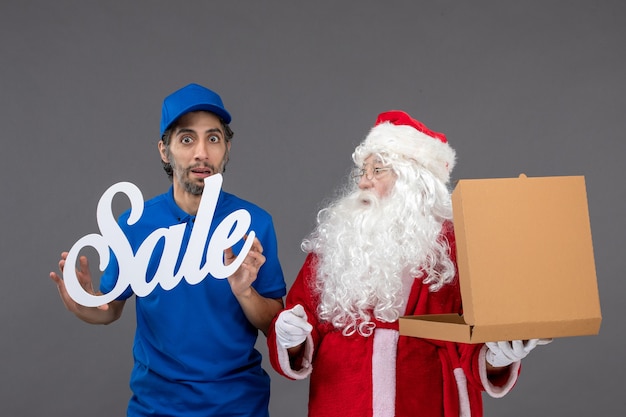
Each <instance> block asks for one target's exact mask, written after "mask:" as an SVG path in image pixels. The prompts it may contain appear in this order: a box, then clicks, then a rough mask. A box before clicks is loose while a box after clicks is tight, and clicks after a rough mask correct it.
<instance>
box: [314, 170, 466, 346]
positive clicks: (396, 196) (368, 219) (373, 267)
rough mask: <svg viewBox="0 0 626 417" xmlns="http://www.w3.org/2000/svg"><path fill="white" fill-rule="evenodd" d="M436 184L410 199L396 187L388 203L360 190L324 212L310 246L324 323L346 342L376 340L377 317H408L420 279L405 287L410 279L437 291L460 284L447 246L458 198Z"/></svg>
mask: <svg viewBox="0 0 626 417" xmlns="http://www.w3.org/2000/svg"><path fill="white" fill-rule="evenodd" d="M424 175H425V174H424ZM420 183H421V181H420ZM432 184H433V183H432V182H427V185H424V186H423V187H422V189H421V190H416V189H415V185H414V184H413V185H412V187H411V190H410V191H409V192H408V193H410V195H407V190H404V189H403V186H402V185H401V184H400V185H399V184H397V183H396V186H395V187H394V190H393V191H392V192H391V194H390V195H389V196H387V197H384V198H382V199H379V198H378V197H377V196H376V195H375V194H373V193H372V192H370V191H360V190H356V191H353V192H352V193H351V194H349V195H347V196H345V197H342V198H340V199H338V200H336V201H335V203H333V204H331V205H330V206H329V207H328V208H326V209H324V210H322V211H320V213H319V215H318V227H317V228H316V230H315V231H314V232H313V234H312V235H311V236H310V238H309V239H306V240H305V241H304V242H303V249H305V250H307V251H310V252H315V253H316V254H317V255H318V257H319V264H318V265H317V281H316V283H317V284H316V287H317V288H316V289H317V291H319V294H320V305H319V309H318V314H319V317H320V319H322V320H325V321H329V322H331V323H332V324H333V325H334V326H335V327H336V328H338V329H342V331H343V333H344V334H346V335H349V334H352V333H354V332H358V333H359V334H362V335H363V336H369V335H371V334H372V332H373V328H374V323H373V322H372V316H373V317H374V318H376V319H377V320H380V321H385V322H394V321H396V320H397V319H398V318H399V317H400V315H401V314H402V313H403V312H404V308H405V305H406V298H405V295H406V294H407V293H408V291H409V290H410V286H411V284H412V283H413V279H411V280H409V281H408V282H406V279H405V284H404V285H403V279H402V278H403V276H404V277H406V276H407V274H410V278H414V277H416V278H420V279H423V280H424V282H425V283H429V284H431V289H432V290H437V289H438V288H440V287H441V286H442V285H443V284H445V283H446V282H449V281H450V280H451V279H452V278H453V277H454V266H453V265H452V262H451V261H450V258H449V253H448V252H449V248H448V245H447V242H442V240H441V239H440V234H441V227H442V224H443V222H444V221H446V220H449V219H450V218H451V210H450V201H449V199H450V195H449V193H448V190H447V189H446V188H445V184H442V183H439V184H437V187H436V188H437V190H436V191H434V190H433V189H432ZM433 194H435V195H436V197H433ZM423 196H428V198H424V197H423ZM407 286H408V288H407Z"/></svg>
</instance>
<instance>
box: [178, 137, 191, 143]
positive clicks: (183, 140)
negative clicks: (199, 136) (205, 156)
mask: <svg viewBox="0 0 626 417" xmlns="http://www.w3.org/2000/svg"><path fill="white" fill-rule="evenodd" d="M180 141H181V142H182V143H191V142H193V138H192V137H191V136H187V135H185V136H183V137H182V138H180Z"/></svg>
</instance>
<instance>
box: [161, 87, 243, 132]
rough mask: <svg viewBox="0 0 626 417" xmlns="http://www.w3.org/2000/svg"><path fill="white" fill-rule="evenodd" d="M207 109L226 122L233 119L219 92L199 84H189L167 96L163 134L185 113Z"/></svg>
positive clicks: (164, 104)
mask: <svg viewBox="0 0 626 417" xmlns="http://www.w3.org/2000/svg"><path fill="white" fill-rule="evenodd" d="M199 110H205V111H209V112H211V113H214V114H216V115H217V116H219V117H220V118H221V119H222V120H223V121H224V123H226V124H229V123H230V121H231V117H230V113H228V111H227V110H226V109H225V108H224V103H222V99H221V98H220V96H219V94H217V93H216V92H214V91H211V90H209V89H208V88H206V87H203V86H201V85H198V84H189V85H187V86H185V87H183V88H181V89H180V90H177V91H175V92H173V93H172V94H170V95H169V96H167V97H165V100H163V109H162V112H161V136H163V133H164V132H165V131H166V130H167V128H168V127H170V125H171V124H172V123H174V121H175V120H176V119H178V118H179V117H180V116H182V115H183V114H186V113H189V112H192V111H199Z"/></svg>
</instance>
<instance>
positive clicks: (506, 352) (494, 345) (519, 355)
mask: <svg viewBox="0 0 626 417" xmlns="http://www.w3.org/2000/svg"><path fill="white" fill-rule="evenodd" d="M550 342H552V339H529V340H513V341H510V342H508V341H505V342H487V343H485V344H486V345H487V347H488V348H489V349H487V354H486V355H485V359H486V360H487V362H488V363H489V364H490V365H492V366H494V367H496V368H499V367H502V366H508V365H510V364H512V363H513V362H519V361H521V360H522V359H524V358H525V357H526V356H527V355H528V354H529V353H530V351H531V350H533V349H534V348H535V347H536V346H538V345H547V344H548V343H550Z"/></svg>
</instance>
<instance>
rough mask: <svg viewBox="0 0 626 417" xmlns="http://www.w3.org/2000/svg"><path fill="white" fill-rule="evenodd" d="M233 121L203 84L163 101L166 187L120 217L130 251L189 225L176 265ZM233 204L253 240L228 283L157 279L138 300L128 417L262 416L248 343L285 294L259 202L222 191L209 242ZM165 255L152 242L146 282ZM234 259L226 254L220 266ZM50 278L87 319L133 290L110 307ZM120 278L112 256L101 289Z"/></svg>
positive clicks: (84, 277)
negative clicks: (138, 212)
mask: <svg viewBox="0 0 626 417" xmlns="http://www.w3.org/2000/svg"><path fill="white" fill-rule="evenodd" d="M230 121H231V116H230V113H229V112H228V111H227V110H226V109H225V108H224V105H223V103H222V100H221V98H220V96H219V95H218V94H216V93H215V92H213V91H211V90H209V89H207V88H205V87H202V86H200V85H197V84H190V85H188V86H186V87H184V88H182V89H180V90H178V91H176V92H174V93H172V94H171V95H169V96H168V97H166V98H165V100H164V102H163V112H162V119H161V140H160V141H159V143H158V149H159V154H160V157H161V160H162V163H163V167H164V169H165V171H166V172H167V174H168V176H169V177H170V180H172V186H171V187H170V189H169V191H168V192H166V193H165V194H162V195H160V196H157V197H155V198H153V199H151V200H149V201H147V202H146V203H145V206H144V211H143V214H142V216H141V219H140V220H139V221H138V222H137V223H135V224H133V225H132V226H128V225H127V222H126V221H127V219H128V216H129V213H128V212H126V213H125V214H123V215H122V216H121V217H120V219H119V225H120V227H121V228H122V229H123V230H124V233H125V235H126V237H127V238H128V241H129V243H130V244H131V246H132V247H133V250H134V251H136V250H137V248H138V247H139V246H140V245H141V243H142V242H143V241H144V240H145V239H146V237H147V236H149V235H150V234H151V233H152V232H154V231H155V230H157V229H159V228H169V227H171V226H174V225H185V232H184V237H183V240H182V244H181V248H180V252H179V257H178V260H177V262H176V265H177V267H178V266H179V265H180V262H181V259H182V257H183V254H184V253H185V250H186V247H187V244H188V242H189V237H190V234H191V231H192V229H193V226H194V221H195V219H196V214H197V213H198V208H199V204H200V200H201V197H202V192H203V189H204V179H205V178H206V177H208V176H211V175H214V174H217V173H223V172H224V168H225V166H226V164H227V162H228V156H229V152H230V148H231V139H232V136H233V132H232V130H231V129H230V127H229V123H230ZM239 209H244V210H246V211H247V212H249V213H250V215H251V222H252V223H251V226H250V229H251V230H254V232H255V233H256V238H255V241H254V245H253V246H252V249H251V250H250V252H249V253H248V255H247V256H246V259H245V261H244V263H243V264H242V265H241V267H240V268H239V269H238V270H237V272H235V273H234V274H233V275H232V276H230V277H228V279H214V278H213V277H211V276H210V275H209V276H207V277H205V278H204V279H203V280H201V281H200V282H199V283H197V284H194V285H191V284H189V283H188V282H187V281H185V280H181V281H180V282H179V283H178V285H176V286H175V287H174V288H172V289H168V290H165V289H163V288H162V287H161V286H159V285H157V286H156V288H155V289H154V290H153V291H152V292H151V293H150V294H148V295H147V296H142V297H139V296H138V297H136V299H135V303H136V314H137V329H136V334H135V342H134V348H133V356H134V359H135V365H134V368H133V371H132V375H131V379H130V386H131V389H132V391H133V396H132V398H131V400H130V402H129V405H128V415H129V416H147V415H158V416H166V415H167V416H186V417H189V416H203V417H204V416H227V415H228V416H231V415H238V416H255V417H256V416H267V415H268V403H269V389H270V381H269V376H268V375H267V374H266V373H265V371H264V370H263V369H262V368H261V355H260V353H259V352H258V351H256V350H255V348H254V345H255V342H256V339H257V335H258V330H261V331H262V332H263V333H265V334H266V333H267V331H268V328H269V325H270V323H271V320H272V318H273V317H274V316H275V315H276V314H277V313H278V312H279V311H280V310H281V308H282V306H283V302H282V297H283V296H284V295H285V293H286V288H285V282H284V278H283V273H282V269H281V266H280V263H279V260H278V254H277V252H278V250H277V241H276V235H275V231H274V226H273V222H272V218H271V217H270V215H269V214H268V213H267V212H265V211H264V210H262V209H261V208H259V207H257V206H256V205H253V204H251V203H249V202H247V201H244V200H242V199H240V198H238V197H236V196H234V195H232V194H229V193H226V192H224V191H221V192H220V195H219V199H218V202H217V207H216V209H215V213H214V217H213V222H212V223H211V224H212V229H211V230H210V232H209V235H208V238H207V242H208V241H209V240H210V239H211V235H212V233H213V229H214V228H215V225H217V224H219V223H220V222H221V220H223V219H224V218H225V217H226V216H227V215H229V214H230V213H232V212H234V211H236V210H239ZM207 242H204V245H206V244H207ZM240 247H241V244H239V245H238V246H236V247H235V249H234V250H235V251H238V250H240V249H239V248H240ZM162 252H163V246H158V245H157V247H156V248H155V251H154V253H153V255H152V258H151V260H150V263H149V265H148V271H147V275H146V281H149V279H150V277H152V276H154V274H155V272H156V271H157V268H158V266H159V262H160V256H161V255H162ZM66 258H67V252H65V253H63V254H62V256H61V260H60V262H59V268H60V270H61V272H62V271H63V268H64V267H65V260H66ZM233 258H234V254H233V252H232V251H231V250H227V251H226V253H225V259H226V262H227V263H229V262H231V261H232V260H233ZM79 263H80V265H79V268H78V271H77V277H78V278H79V280H80V281H81V284H82V286H83V288H85V289H86V290H89V289H91V283H92V280H91V276H90V275H89V268H88V263H87V259H86V258H85V257H81V258H80V261H79ZM261 266H262V268H261ZM50 276H51V278H52V279H53V280H54V281H55V282H56V284H57V286H58V288H59V291H60V294H61V297H62V299H63V302H64V303H65V306H66V307H67V309H68V310H70V311H71V312H73V313H74V314H76V316H78V317H79V318H80V319H82V320H84V321H86V322H88V323H93V324H108V323H111V322H113V321H115V320H117V319H118V318H119V317H120V316H121V314H122V310H123V308H124V304H125V302H126V300H127V299H128V298H129V297H131V296H132V295H133V293H132V288H131V287H129V288H128V289H127V290H126V291H125V292H124V293H123V294H122V295H121V296H120V297H119V298H118V299H117V300H115V301H113V302H111V303H109V304H108V305H104V306H100V307H97V308H87V307H84V306H81V305H79V304H77V303H76V302H75V301H74V300H72V298H71V297H70V296H69V295H68V293H67V290H66V288H65V285H64V282H63V280H62V279H61V277H60V276H59V275H57V274H56V273H54V272H52V273H51V274H50ZM117 277H118V265H117V264H116V263H115V262H113V261H112V262H111V263H110V264H109V266H108V268H107V269H106V270H105V272H104V274H103V276H102V278H101V281H100V292H101V293H105V294H106V293H108V292H110V291H111V290H112V289H113V288H114V286H115V283H116V282H117ZM91 292H93V290H91Z"/></svg>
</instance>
